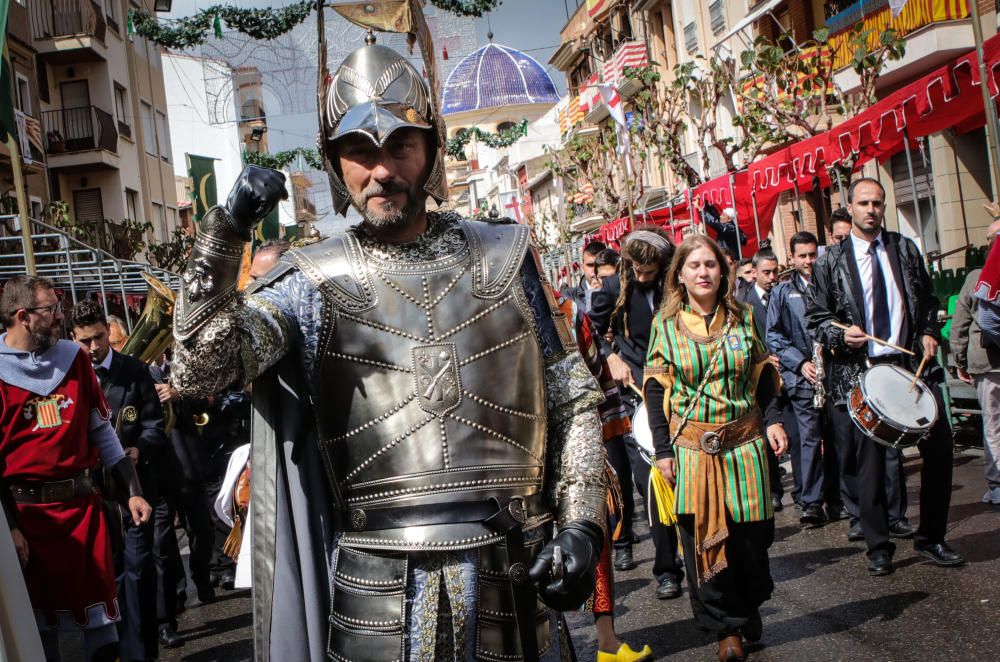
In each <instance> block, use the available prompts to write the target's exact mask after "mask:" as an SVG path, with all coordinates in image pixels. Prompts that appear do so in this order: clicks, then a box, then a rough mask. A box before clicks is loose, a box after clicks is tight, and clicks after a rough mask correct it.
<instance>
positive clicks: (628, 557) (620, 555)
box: [615, 545, 638, 570]
mask: <svg viewBox="0 0 1000 662" xmlns="http://www.w3.org/2000/svg"><path fill="white" fill-rule="evenodd" d="M636 565H638V564H637V563H636V562H635V559H633V558H632V545H628V546H626V547H615V570H631V569H632V568H634V567H635V566H636Z"/></svg>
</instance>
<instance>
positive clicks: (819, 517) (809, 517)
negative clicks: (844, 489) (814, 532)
mask: <svg viewBox="0 0 1000 662" xmlns="http://www.w3.org/2000/svg"><path fill="white" fill-rule="evenodd" d="M799 523H801V524H807V525H809V526H819V525H821V524H824V523H826V513H824V512H823V507H822V506H820V505H819V504H818V503H810V504H809V505H808V506H806V507H805V508H804V509H803V510H802V516H801V517H799Z"/></svg>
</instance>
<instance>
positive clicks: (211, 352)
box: [172, 207, 294, 397]
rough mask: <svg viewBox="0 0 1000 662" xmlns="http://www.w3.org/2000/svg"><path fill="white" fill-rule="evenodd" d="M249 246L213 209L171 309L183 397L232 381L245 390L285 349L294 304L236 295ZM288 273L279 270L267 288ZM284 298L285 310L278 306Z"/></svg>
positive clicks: (227, 219)
mask: <svg viewBox="0 0 1000 662" xmlns="http://www.w3.org/2000/svg"><path fill="white" fill-rule="evenodd" d="M244 244H245V241H244V239H243V237H242V236H241V235H240V234H239V233H238V232H237V231H236V229H235V228H234V225H233V221H232V219H231V217H230V216H229V213H228V212H227V211H226V209H225V208H224V207H213V208H212V209H211V210H209V212H208V213H207V214H206V215H205V219H204V221H203V225H202V230H201V232H199V233H198V236H197V237H196V239H195V245H194V248H193V249H192V253H191V259H190V261H189V262H188V268H187V269H186V270H185V272H184V276H183V277H184V285H183V287H182V288H181V292H180V296H179V297H178V299H177V306H176V308H175V310H174V338H175V340H176V342H175V343H174V365H173V370H172V377H173V382H174V385H175V387H176V388H177V390H178V391H179V392H180V393H181V394H182V395H184V396H187V397H206V396H209V395H213V394H215V393H218V392H219V391H221V390H223V389H225V388H227V387H229V386H230V385H231V384H233V383H234V382H236V383H238V384H241V385H242V384H245V383H246V382H248V381H250V380H252V379H253V378H255V377H257V375H259V374H260V373H261V372H263V371H264V370H265V369H266V368H267V367H269V366H270V365H273V364H274V363H275V362H276V361H277V360H278V359H279V358H280V357H281V356H282V355H284V354H285V352H286V351H287V350H288V346H289V336H288V334H289V324H288V320H289V318H290V317H293V316H294V313H292V312H291V305H292V301H291V299H290V298H289V297H283V296H280V295H276V296H267V294H266V293H261V294H259V295H253V296H244V295H243V294H241V293H239V292H237V290H236V281H237V278H238V276H239V268H240V260H241V256H242V252H243V246H244ZM290 270H291V267H290V265H289V266H288V267H287V268H286V269H284V270H276V271H278V273H277V274H276V275H274V276H272V277H271V278H270V280H269V281H268V282H266V283H263V285H269V284H271V283H273V282H274V281H275V280H277V279H278V278H281V277H282V276H285V275H286V274H288V272H289V271H290ZM282 285H284V283H282ZM283 299H284V300H286V301H288V303H289V309H288V310H285V309H282V308H281V307H280V304H279V303H278V302H280V301H282V300H283Z"/></svg>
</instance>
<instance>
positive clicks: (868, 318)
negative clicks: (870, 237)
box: [851, 232, 906, 356]
mask: <svg viewBox="0 0 1000 662" xmlns="http://www.w3.org/2000/svg"><path fill="white" fill-rule="evenodd" d="M875 241H877V242H878V247H877V248H876V249H875V254H876V255H877V256H878V261H879V264H880V265H882V274H883V275H884V276H885V286H886V288H887V289H888V294H889V296H888V299H889V328H890V329H891V330H892V332H891V333H890V335H889V337H888V338H882V340H887V341H889V342H890V343H892V344H893V345H899V344H901V341H902V338H901V337H900V336H901V334H902V332H903V319H904V315H905V314H906V313H905V312H904V311H903V298H902V297H901V296H900V294H899V286H898V285H897V283H896V276H895V274H893V273H892V265H891V264H889V254H888V253H886V250H885V241H884V240H883V239H882V233H881V232H879V233H878V237H877V238H876V239H875ZM851 242H852V243H853V244H854V260H855V262H856V263H857V265H858V275H860V276H861V290H862V292H863V293H864V306H865V333H867V334H868V335H875V320H874V319H873V317H874V302H873V298H872V256H871V255H869V254H868V247H869V246H870V245H871V242H868V241H865V240H864V239H861V238H860V237H858V236H857V235H855V234H854V233H853V232H852V233H851ZM898 353H899V352H897V351H896V350H894V349H892V348H891V347H886V346H885V345H880V344H878V343H875V342H869V343H868V356H888V355H890V354H898Z"/></svg>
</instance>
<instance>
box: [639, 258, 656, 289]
mask: <svg viewBox="0 0 1000 662" xmlns="http://www.w3.org/2000/svg"><path fill="white" fill-rule="evenodd" d="M632 275H633V276H635V280H636V281H637V282H639V283H642V284H644V285H645V284H649V283H655V282H656V279H657V278H659V276H660V265H659V264H656V263H655V262H654V263H652V264H634V265H632Z"/></svg>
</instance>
